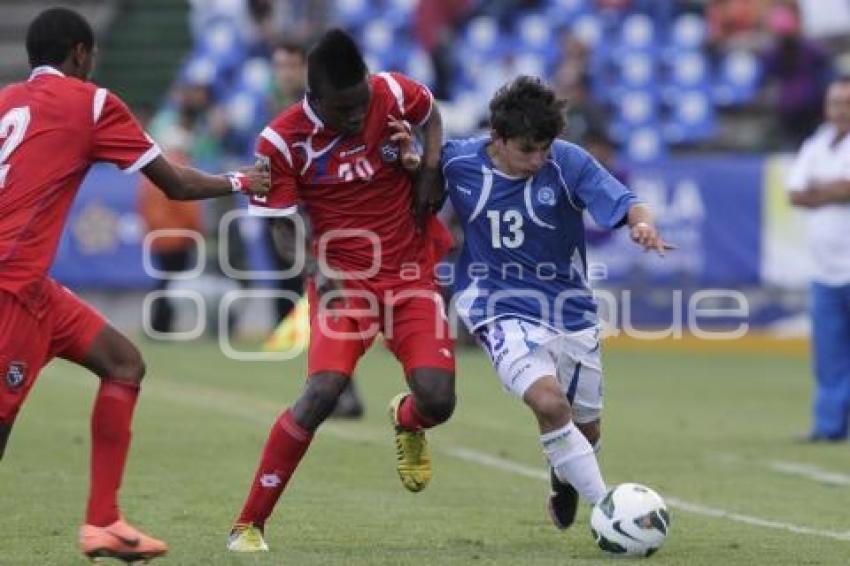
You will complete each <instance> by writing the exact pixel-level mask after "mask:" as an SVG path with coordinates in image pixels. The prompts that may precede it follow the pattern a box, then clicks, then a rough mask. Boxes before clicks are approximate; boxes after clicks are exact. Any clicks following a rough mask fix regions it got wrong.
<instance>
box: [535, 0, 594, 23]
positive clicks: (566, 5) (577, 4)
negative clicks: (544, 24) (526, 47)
mask: <svg viewBox="0 0 850 566" xmlns="http://www.w3.org/2000/svg"><path fill="white" fill-rule="evenodd" d="M591 3H592V0H549V1H548V3H547V5H546V7H545V9H544V14H545V15H546V20H547V21H548V22H549V25H551V26H552V27H553V28H560V27H564V26H569V25H571V24H572V23H573V22H574V21H575V19H576V18H578V17H579V16H582V15H584V14H587V13H589V12H591V11H592V8H593V6H592V5H591Z"/></svg>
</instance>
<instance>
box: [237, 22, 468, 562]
mask: <svg viewBox="0 0 850 566" xmlns="http://www.w3.org/2000/svg"><path fill="white" fill-rule="evenodd" d="M307 77H308V88H309V92H308V94H307V96H306V97H305V98H304V100H303V101H302V102H301V103H299V104H296V105H293V106H291V107H289V108H288V109H286V110H284V111H283V112H282V113H281V114H280V115H278V116H277V117H276V118H275V119H274V120H273V121H272V122H271V124H269V126H268V127H267V128H265V129H264V130H263V131H262V133H261V134H260V139H259V141H258V144H257V154H258V158H259V159H261V160H263V159H267V160H268V161H269V162H270V166H271V183H272V188H271V191H270V193H269V195H268V197H267V198H252V212H254V213H256V214H258V215H262V216H271V217H276V218H278V219H279V220H278V222H279V225H280V227H281V228H282V229H284V230H287V231H288V232H289V233H290V237H289V238H282V240H285V241H287V242H290V243H291V242H292V241H293V240H294V239H293V238H292V237H291V234H292V232H294V229H293V226H294V225H295V224H296V223H297V218H298V217H299V216H298V215H300V214H303V215H305V216H306V217H308V218H309V221H310V223H311V224H312V230H313V240H314V242H315V245H314V251H315V252H316V261H317V262H318V265H319V266H321V267H320V268H318V269H315V266H314V265H312V264H313V262H312V261H307V262H306V263H307V264H308V265H307V267H306V269H307V271H308V272H310V273H311V275H312V281H311V283H310V284H309V287H308V292H309V298H310V306H311V312H310V321H311V328H310V333H311V334H310V345H309V350H308V360H307V365H308V369H307V373H308V379H307V382H306V385H305V388H304V390H303V392H302V393H301V395H300V397H299V398H298V399H297V400H296V401H295V403H294V404H293V405H291V406H290V407H289V408H288V409H286V410H285V411H284V412H283V413H282V414H281V415H280V417H279V418H278V419H277V421H276V422H275V423H274V425H273V426H272V430H271V432H270V434H269V437H268V440H267V442H266V445H265V448H264V450H263V453H262V457H261V460H260V464H259V468H258V469H257V472H256V475H255V477H254V481H253V483H252V485H251V489H250V493H249V495H248V499H247V501H246V502H245V505H244V507H243V509H242V512H241V514H240V515H239V518H238V519H237V521H236V524H235V525H234V527H233V529H232V531H231V535H230V537H229V540H228V549H230V550H232V551H240V552H255V551H264V550H268V547H267V545H266V543H265V541H264V540H263V528H264V526H265V522H266V520H267V519H268V517H269V516H270V514H271V512H272V509H273V508H274V505H275V504H276V502H277V500H278V498H279V497H280V495H281V493H282V491H283V489H284V488H285V487H286V484H287V482H288V481H289V479H290V477H291V476H292V474H293V472H294V471H295V468H296V467H297V466H298V463H299V462H300V460H301V458H302V457H303V456H304V453H305V452H306V450H307V448H308V446H309V445H310V441H311V440H312V438H313V434H314V433H315V431H316V429H317V428H318V427H319V425H320V424H321V423H322V422H323V421H324V420H325V418H327V416H328V414H329V413H330V412H331V411H332V410H333V408H334V405H335V403H336V401H337V398H338V397H339V395H340V392H341V391H342V390H343V388H344V387H345V386H346V384H347V382H348V380H349V379H350V378H351V375H352V372H353V370H354V366H355V365H356V363H357V361H358V359H359V358H360V357H361V356H362V355H363V354H364V353H365V351H366V350H367V349H368V348H369V346H370V345H371V342H372V340H373V339H374V337H375V334H376V333H377V332H378V331H380V332H382V333H383V334H384V337H385V339H386V344H387V346H388V347H389V349H390V350H391V351H392V352H393V354H395V356H396V358H398V360H399V361H400V362H401V364H402V366H403V369H404V375H405V377H406V379H407V384H408V386H409V388H410V391H411V392H410V393H408V394H400V395H398V396H397V397H396V398H395V399H393V401H392V402H391V404H390V417H391V421H392V425H393V427H394V429H395V436H396V437H395V440H396V447H397V452H398V461H397V470H398V473H399V476H400V478H401V481H402V483H403V485H404V487H405V488H407V489H408V490H410V491H413V492H416V491H420V490H421V489H423V488H424V487H425V486H426V484H427V483H428V481H429V479H430V477H431V460H430V453H429V450H428V446H427V443H426V441H425V434H424V430H425V429H427V428H429V427H433V426H435V425H437V424H440V423H442V422H444V421H446V420H447V419H448V418H449V417H450V416H451V414H452V412H453V410H454V405H455V392H454V355H453V351H452V341H451V339H450V336H449V331H448V323H447V321H446V318H445V313H444V311H443V304H442V300H441V298H440V296H439V293H438V289H437V285H436V282H435V280H434V272H433V267H434V263H435V262H436V261H437V260H438V259H439V255H441V253H440V252H441V251H445V249H447V248H448V246H449V245H450V237H449V236H448V233H447V231H446V229H445V228H444V227H443V226H442V224H440V223H439V221H437V220H436V219H435V218H434V217H433V215H425V214H424V213H425V209H426V208H427V207H428V206H429V205H431V204H433V203H431V202H430V195H431V194H432V193H434V192H436V193H439V188H440V187H439V185H438V183H439V182H440V180H439V179H440V177H439V168H438V167H439V161H440V145H441V142H442V125H441V121H440V115H439V112H438V110H437V107H436V105H435V104H434V101H433V97H432V96H431V93H430V92H429V91H428V89H427V88H426V87H424V86H423V85H421V84H419V83H416V82H415V81H413V80H411V79H409V78H407V77H405V76H403V75H400V74H396V73H378V74H373V75H370V74H369V73H368V71H367V69H366V65H365V63H364V61H363V57H362V56H361V54H360V52H359V50H358V48H357V46H356V45H355V43H354V41H353V40H352V39H351V37H349V36H348V35H346V34H345V33H344V32H342V31H340V30H331V31H329V32H327V33H326V34H325V35H324V36H323V37H322V38H321V39H320V40H319V42H318V44H317V45H316V46H315V47H314V48H313V49H312V50H311V51H310V53H309V55H308V57H307ZM402 120H403V121H407V122H410V123H412V124H415V125H418V126H421V128H422V132H423V137H424V139H423V144H424V148H423V154H422V157H421V160H422V163H421V165H422V167H421V170H420V172H419V174H418V176H417V178H416V179H415V180H413V181H411V178H410V175H409V174H408V173H407V172H406V170H405V167H404V166H403V163H402V158H403V157H412V156H402V155H400V149H399V146H398V144H397V142H396V141H395V140H394V139H393V136H394V132H395V129H394V128H393V124H394V123H397V122H399V121H402ZM414 197H416V198H414ZM414 205H418V209H419V210H420V212H421V213H422V215H423V217H425V218H427V221H425V222H420V223H419V224H420V225H421V227H420V228H417V222H416V219H415V216H414V214H413V213H412V212H411V209H412V208H414ZM447 238H448V239H449V240H448V241H447ZM331 271H334V272H335V273H330V272H331Z"/></svg>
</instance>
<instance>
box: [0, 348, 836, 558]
mask: <svg viewBox="0 0 850 566" xmlns="http://www.w3.org/2000/svg"><path fill="white" fill-rule="evenodd" d="M142 346H143V349H144V351H145V355H146V358H147V361H148V367H149V371H148V378H147V381H146V385H145V388H144V392H143V396H142V399H141V402H140V405H139V408H138V410H137V413H136V417H137V418H136V421H135V437H134V441H135V442H134V446H133V452H132V456H131V459H130V464H129V467H128V473H127V476H126V478H125V482H124V486H125V487H124V490H123V498H122V503H123V508H124V510H125V512H126V514H127V516H128V518H130V519H131V520H132V521H133V522H135V523H137V524H138V525H139V526H142V527H144V528H146V529H148V530H149V531H151V533H152V534H154V535H157V536H160V537H162V538H164V539H166V540H167V541H168V542H169V543H170V545H171V553H170V555H169V557H168V558H167V559H165V560H163V561H162V563H163V564H175V565H176V564H180V565H214V564H233V565H241V564H275V565H279V564H285V565H296V564H297V565H301V564H321V565H327V564H387V565H390V564H391V565H401V564H409V565H417V566H421V565H426V564H428V565H430V564H457V565H460V564H464V565H466V564H482V565H483V564H504V565H518V564H553V565H554V564H599V563H600V562H602V561H603V560H607V559H606V558H605V557H603V556H602V554H601V552H600V551H599V550H598V549H597V548H596V547H595V544H594V543H593V541H592V539H591V537H590V535H589V529H588V526H587V520H588V514H589V513H588V510H587V509H584V510H583V511H582V513H581V515H580V517H579V520H578V523H577V525H576V526H574V527H573V528H572V529H570V530H569V531H567V532H566V533H562V532H558V531H556V530H555V529H554V528H553V527H552V526H551V525H550V523H549V520H548V517H547V515H546V512H545V508H544V502H545V496H546V494H547V484H546V482H545V481H543V480H541V479H539V478H538V477H537V476H539V475H540V474H541V473H542V472H543V471H544V470H545V468H544V467H543V460H542V456H541V454H540V451H539V449H538V446H537V434H536V432H535V428H534V425H533V421H532V417H531V414H530V413H528V411H527V410H526V409H525V408H524V407H522V406H521V405H520V404H519V403H517V402H516V401H515V400H514V399H512V398H511V397H509V396H508V395H506V394H504V393H503V392H502V390H501V386H500V385H499V383H498V381H497V379H496V378H495V377H494V376H493V374H492V372H491V369H490V367H489V365H488V364H487V362H486V360H485V358H484V357H483V355H481V354H479V353H478V352H476V351H463V352H460V353H459V368H458V376H459V378H458V391H459V405H458V410H457V412H456V413H455V416H454V418H453V420H452V421H451V422H450V423H449V424H447V425H446V426H443V427H441V428H440V429H439V430H437V431H434V432H433V433H432V435H431V441H432V446H433V448H434V451H435V454H434V460H435V463H434V465H435V478H434V480H433V481H432V483H431V485H430V486H429V487H428V489H427V490H426V491H424V492H422V493H420V494H410V493H407V492H406V491H404V489H403V488H402V487H401V484H400V483H399V481H398V478H397V476H396V473H395V469H394V448H393V445H392V441H391V434H390V429H389V426H388V423H387V422H386V415H385V407H386V403H387V401H388V400H389V398H390V397H391V396H392V395H393V394H394V393H396V392H398V391H399V390H401V388H402V386H403V383H402V379H401V376H400V371H399V369H398V366H397V364H396V362H395V360H394V359H393V358H392V356H391V355H389V354H388V353H387V352H386V351H385V350H384V349H383V348H382V347H380V346H379V347H376V348H373V352H371V353H370V354H369V355H368V356H367V357H366V358H365V359H364V360H363V362H362V364H361V365H360V367H359V370H358V374H359V383H360V385H361V390H362V392H363V393H364V396H365V397H366V400H367V404H368V414H367V418H366V420H365V421H363V422H356V423H349V422H329V423H328V424H327V425H326V426H325V427H324V428H323V429H322V430H321V432H320V434H319V436H318V438H317V439H316V441H315V442H314V443H313V446H312V448H311V451H310V453H309V454H308V456H307V458H306V459H305V461H304V462H303V463H302V466H301V467H300V468H299V470H298V473H297V474H296V475H295V478H294V480H293V481H292V483H291V484H290V488H289V490H288V491H287V492H286V493H285V494H284V497H283V499H282V500H281V504H280V505H279V506H278V509H277V512H276V514H275V516H274V517H273V519H272V521H271V523H270V524H269V526H268V529H267V539H268V541H269V544H270V545H271V553H269V554H268V555H264V556H259V557H254V556H247V557H243V556H233V555H228V554H227V553H226V552H225V551H224V543H225V537H226V534H227V532H228V528H229V525H230V522H231V521H232V519H233V518H234V515H235V514H236V513H237V511H238V509H239V507H240V505H241V503H242V500H243V497H244V495H245V493H246V490H247V487H248V483H249V481H250V479H251V476H252V474H253V470H254V466H255V464H256V461H257V458H258V456H259V453H260V449H261V446H262V443H263V442H264V440H265V436H266V433H267V430H268V427H269V425H270V423H271V422H272V420H273V418H274V416H275V415H276V414H277V413H278V412H279V410H280V409H281V408H282V407H283V406H284V405H285V404H286V403H287V402H288V401H290V400H292V399H293V398H294V397H295V395H296V394H297V392H298V391H299V389H300V386H301V382H302V379H303V378H302V372H303V369H304V368H303V361H302V360H296V361H293V362H290V363H286V364H284V363H279V364H272V363H245V362H242V363H240V362H235V361H230V360H227V359H226V358H224V357H223V356H222V355H221V354H219V352H218V348H217V347H216V345H214V344H212V343H191V344H185V345H167V346H162V345H151V344H150V343H143V344H142ZM605 362H606V364H607V366H606V370H607V382H606V408H605V413H604V418H603V423H604V451H603V453H602V456H601V459H602V467H603V471H604V472H605V475H606V479H607V481H608V482H609V483H618V482H621V481H638V482H640V483H645V484H647V485H649V486H652V487H654V488H655V489H657V490H658V491H659V492H660V493H661V494H662V495H664V496H665V497H667V498H668V501H669V502H670V503H671V504H672V505H671V513H672V517H673V524H672V530H671V534H670V537H669V538H668V541H667V544H666V545H665V547H664V548H663V549H662V550H661V551H660V552H659V553H658V554H657V555H655V556H654V557H652V558H651V559H650V563H651V564H659V565H660V564H687V565H701V564H705V565H709V564H710V565H728V564H748V565H754V564H771V565H780V564H789V565H790V564H793V565H798V564H849V563H850V511H849V510H850V485H840V484H841V481H840V480H841V478H846V476H838V480H839V481H836V482H834V483H833V484H830V483H824V482H822V481H817V480H815V479H812V478H811V477H808V476H805V475H797V474H789V473H783V472H781V471H777V469H776V468H777V467H779V466H783V465H784V466H785V467H786V468H787V467H788V466H789V463H790V464H792V465H808V466H815V467H817V468H819V469H822V470H828V471H832V472H844V473H848V472H850V449H848V446H847V445H846V444H845V445H838V446H807V445H799V444H795V443H794V441H793V439H794V437H795V436H798V435H799V434H801V433H802V432H803V431H805V430H806V427H807V424H808V416H807V413H808V406H809V390H810V384H809V371H808V363H807V361H806V360H804V359H802V358H799V357H793V356H787V357H785V356H783V355H781V354H776V355H771V356H768V355H764V354H762V355H756V354H752V355H746V354H723V355H721V354H693V353H689V354H686V353H659V352H652V353H650V352H646V353H635V352H625V351H611V352H608V353H606V356H605ZM95 385H96V380H95V379H93V378H91V377H90V376H89V375H87V374H86V373H85V371H83V370H81V369H78V368H76V367H73V366H71V365H70V364H67V363H64V362H56V363H54V364H53V365H51V366H49V367H48V368H47V369H46V370H45V371H44V372H43V374H42V377H41V381H40V383H39V384H38V385H37V386H36V388H35V390H34V392H33V394H32V396H31V398H30V400H29V402H28V405H27V406H26V408H25V410H24V412H23V413H22V415H21V417H20V418H19V420H18V423H17V425H16V430H15V433H14V434H13V436H12V439H11V441H10V445H9V448H8V450H7V454H6V459H5V460H4V461H3V462H2V464H0V513H2V518H3V525H2V529H0V564H2V565H4V566H6V565H14V566H21V565H29V564H33V565H48V564H49V565H53V564H56V565H63V566H64V565H69V564H71V565H72V564H82V563H84V560H83V558H82V557H80V556H78V554H77V550H76V546H75V543H76V529H77V527H78V525H79V522H80V519H81V516H82V513H83V508H84V503H85V501H84V500H85V495H86V490H87V474H88V465H87V461H88V443H89V440H88V415H89V409H90V405H91V400H92V397H93V393H94V389H95ZM827 479H828V478H827ZM688 504H694V505H698V506H702V507H687V509H686V508H683V505H685V506H687V505H688ZM721 513H726V514H725V515H722V516H710V515H712V514H713V515H721ZM730 514H731V515H730ZM742 521H745V522H742ZM759 521H761V523H759ZM754 522H755V523H759V524H751V523H754ZM789 525H791V526H793V527H790V528H796V527H801V528H802V529H800V530H802V531H803V532H797V533H795V532H791V531H789V530H787V529H788V528H789Z"/></svg>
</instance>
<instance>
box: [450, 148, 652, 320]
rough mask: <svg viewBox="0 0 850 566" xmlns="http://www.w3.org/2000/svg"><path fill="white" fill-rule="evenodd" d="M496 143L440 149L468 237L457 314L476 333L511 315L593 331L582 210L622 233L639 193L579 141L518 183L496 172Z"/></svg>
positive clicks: (593, 310) (459, 276)
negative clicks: (491, 153) (493, 157)
mask: <svg viewBox="0 0 850 566" xmlns="http://www.w3.org/2000/svg"><path fill="white" fill-rule="evenodd" d="M489 141H490V139H489V138H487V137H485V138H478V139H471V140H461V141H455V140H452V141H448V142H446V144H445V145H444V146H443V156H442V167H443V174H444V176H445V181H446V189H447V191H448V194H449V198H450V199H451V202H452V205H453V206H454V209H455V211H456V212H457V214H458V217H459V219H460V222H461V225H462V226H463V230H464V234H465V240H464V245H463V251H462V252H461V256H460V258H459V260H458V263H457V265H456V267H455V283H456V284H455V291H456V293H458V294H457V295H456V299H455V305H456V307H457V310H458V313H459V315H460V316H461V318H462V319H463V320H464V322H465V323H466V325H467V326H468V327H469V328H470V330H473V331H474V330H476V329H478V328H479V327H481V326H482V325H485V324H487V323H488V322H490V321H492V320H496V319H499V318H505V317H517V318H523V319H527V320H530V321H534V322H540V323H542V324H545V325H548V326H551V327H553V328H555V329H558V330H567V331H576V330H581V329H584V328H588V327H591V326H594V325H596V324H597V315H596V303H595V301H594V300H593V297H592V294H591V292H590V288H589V286H588V283H587V267H586V262H587V260H586V250H585V229H584V222H583V219H582V215H583V211H584V210H585V209H586V210H587V211H588V212H589V213H590V214H591V216H592V217H593V219H594V220H595V221H596V222H597V224H599V225H600V226H603V227H606V228H615V227H617V226H618V225H619V224H621V223H622V222H623V221H624V219H625V217H626V214H627V213H628V210H629V207H630V206H632V205H633V204H635V203H636V202H637V200H638V199H637V197H636V196H635V195H634V193H632V192H631V191H630V190H629V189H627V188H626V187H625V186H623V184H622V183H620V182H619V181H617V180H616V179H615V178H614V177H613V176H611V174H609V173H608V172H607V171H606V170H605V169H604V168H603V167H602V166H601V165H600V164H599V163H598V162H597V161H596V160H595V159H594V158H593V157H591V156H590V155H589V154H588V153H587V152H586V151H584V150H583V149H581V148H580V147H578V146H576V145H574V144H571V143H567V142H565V141H561V140H556V141H555V143H554V144H553V145H552V150H551V152H550V154H549V158H548V159H547V161H546V164H545V165H544V166H543V168H542V169H541V170H540V171H538V172H537V174H535V175H534V176H533V177H531V178H519V177H511V176H509V175H506V174H504V173H502V172H501V171H499V170H498V169H496V167H495V165H494V164H493V161H492V160H491V159H490V156H489V155H488V154H487V144H488V143H489Z"/></svg>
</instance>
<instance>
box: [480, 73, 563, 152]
mask: <svg viewBox="0 0 850 566" xmlns="http://www.w3.org/2000/svg"><path fill="white" fill-rule="evenodd" d="M565 104H566V103H565V102H564V101H563V100H558V98H557V97H556V96H555V93H554V91H552V89H550V88H549V87H547V86H546V85H545V84H543V81H542V80H540V79H539V78H536V77H529V76H525V75H523V76H520V77H517V78H516V79H514V80H513V82H510V83H508V84H506V85H505V86H503V87H502V88H500V89H499V90H498V91H497V92H496V94H495V96H493V99H492V100H491V101H490V127H491V128H492V129H493V130H494V131H495V132H496V135H498V136H499V137H500V138H503V139H512V138H520V139H529V140H531V141H534V142H543V141H551V140H553V139H555V138H556V137H558V135H559V134H560V133H561V131H562V130H563V129H564V126H565V125H566V120H565V118H564V107H565Z"/></svg>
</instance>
